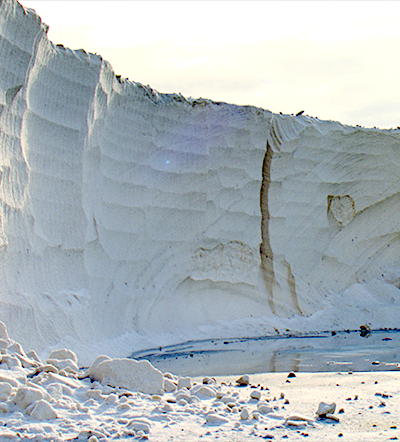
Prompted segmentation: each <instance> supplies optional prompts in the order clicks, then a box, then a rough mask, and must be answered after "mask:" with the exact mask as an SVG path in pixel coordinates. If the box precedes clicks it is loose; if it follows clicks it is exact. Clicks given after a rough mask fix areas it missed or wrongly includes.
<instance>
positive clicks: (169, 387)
mask: <svg viewBox="0 0 400 442" xmlns="http://www.w3.org/2000/svg"><path fill="white" fill-rule="evenodd" d="M164 376H165V375H164ZM176 388H177V385H176V384H175V382H173V381H171V380H170V379H168V378H165V377H164V390H165V392H166V393H171V392H173V391H175V390H176Z"/></svg>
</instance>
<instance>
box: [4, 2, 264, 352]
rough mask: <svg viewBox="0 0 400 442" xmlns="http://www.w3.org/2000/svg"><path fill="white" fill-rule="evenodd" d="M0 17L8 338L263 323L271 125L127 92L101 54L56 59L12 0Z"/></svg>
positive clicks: (228, 111) (59, 54)
mask: <svg viewBox="0 0 400 442" xmlns="http://www.w3.org/2000/svg"><path fill="white" fill-rule="evenodd" d="M0 20H1V22H0V56H1V59H0V63H1V64H0V66H1V70H0V104H1V117H0V134H1V135H0V136H1V152H0V154H1V157H0V164H1V205H0V215H1V232H0V233H1V235H0V239H1V244H2V249H1V261H2V264H1V281H0V290H1V310H0V319H1V320H3V321H5V322H6V323H7V325H8V328H9V330H10V333H12V335H13V336H14V337H15V338H16V339H18V340H19V341H21V342H24V343H27V344H29V345H31V346H35V347H36V348H37V347H38V346H39V347H41V346H43V345H48V344H52V343H56V342H58V341H59V340H60V339H62V338H64V337H65V335H66V334H67V335H70V336H71V338H72V339H78V340H79V341H87V342H88V343H89V342H90V341H91V340H93V341H95V340H99V339H102V338H103V337H113V336H114V337H115V336H119V335H121V334H123V333H126V332H129V331H138V332H143V333H147V332H149V333H150V332H154V333H161V332H162V333H166V332H171V333H179V332H180V331H182V330H185V329H196V327H197V326H199V325H204V324H207V323H209V324H212V323H213V322H215V321H216V320H217V319H221V317H220V315H221V312H223V318H222V319H225V320H232V319H236V318H241V317H246V316H250V315H258V316H259V315H262V314H268V313H269V311H270V309H269V304H268V300H267V298H266V297H265V296H264V295H263V294H262V293H260V292H259V290H258V288H257V278H258V268H259V263H260V258H259V244H260V242H261V233H260V224H261V213H260V197H259V195H260V186H261V179H262V168H261V165H262V162H263V158H264V155H265V145H266V144H265V143H266V137H267V133H268V130H269V122H270V118H271V113H270V112H267V111H264V110H262V109H257V108H253V107H239V106H234V105H228V104H223V103H214V102H211V101H210V100H192V99H189V100H187V99H185V98H184V97H182V96H180V95H162V94H158V93H157V92H155V91H153V90H152V89H151V88H150V87H148V86H147V87H145V86H142V85H140V84H136V83H132V82H130V81H128V80H125V81H124V80H120V79H118V78H116V77H115V75H114V72H113V70H112V68H111V66H110V65H109V64H108V63H107V62H105V61H103V60H102V59H101V57H100V56H97V55H93V54H87V53H85V52H84V51H83V50H78V51H71V50H69V49H65V48H63V47H60V46H54V45H53V44H52V43H51V42H49V40H48V38H47V35H46V31H47V26H46V25H44V24H42V23H41V20H40V18H39V17H37V16H36V14H34V13H33V11H31V10H26V9H24V8H23V7H21V5H19V4H18V3H17V2H16V1H12V0H2V1H1V2H0ZM240 299H242V300H244V301H245V302H237V301H238V300H239V301H240ZM212 305H214V306H216V308H212V307H211V306H212Z"/></svg>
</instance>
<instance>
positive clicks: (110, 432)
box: [0, 323, 400, 442]
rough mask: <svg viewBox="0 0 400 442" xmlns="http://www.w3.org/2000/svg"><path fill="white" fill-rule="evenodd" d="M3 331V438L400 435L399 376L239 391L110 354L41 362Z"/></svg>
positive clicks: (283, 379)
mask: <svg viewBox="0 0 400 442" xmlns="http://www.w3.org/2000/svg"><path fill="white" fill-rule="evenodd" d="M0 329H1V330H2V339H3V341H4V342H3V343H4V345H3V346H2V350H1V357H2V360H1V365H0V399H1V402H0V441H20V440H26V441H49V442H50V441H54V442H58V441H60V442H61V441H90V442H100V441H103V442H105V441H122V440H127V439H130V440H152V441H215V440H224V441H227V440H229V441H232V442H233V441H247V440H252V441H253V440H293V441H296V440H314V441H317V440H318V441H332V440H345V441H361V440H363V441H372V440H373V441H378V440H382V441H383V440H397V439H398V438H399V437H400V431H399V429H400V424H399V409H400V390H399V387H398V384H399V381H400V373H399V372H398V371H393V372H379V373H351V372H350V373H321V374H318V373H297V374H295V375H294V376H293V375H291V376H290V375H289V374H288V373H263V374H253V375H248V380H249V384H248V385H239V383H237V382H236V380H238V379H239V378H240V377H239V376H222V377H216V378H211V377H207V378H203V377H202V378H188V377H185V378H179V377H178V376H174V375H173V374H171V373H165V374H162V373H161V372H159V371H158V370H157V369H155V368H154V367H152V366H151V364H149V363H147V362H145V361H142V362H140V363H139V362H137V361H135V360H128V359H110V358H107V357H104V356H102V357H99V358H98V359H97V360H96V361H94V363H93V366H92V367H91V368H90V369H74V364H71V363H70V361H74V362H78V361H77V360H76V356H75V355H74V353H73V352H71V351H68V350H66V349H60V351H57V352H53V353H52V354H51V355H50V356H51V357H49V359H48V361H47V363H46V364H44V363H41V362H40V361H38V360H36V359H34V358H32V357H31V356H32V355H33V354H34V353H31V352H29V353H28V354H29V355H30V356H27V355H26V354H25V352H24V350H23V349H22V347H21V346H19V345H16V343H15V342H14V341H13V340H11V339H9V337H8V336H7V332H6V330H5V327H4V328H3V324H2V323H0ZM63 361H67V362H68V363H67V364H63ZM143 362H144V363H143ZM221 362H223V361H221ZM77 365H78V366H79V362H78V364H77ZM61 367H65V368H61ZM89 374H90V376H89ZM243 378H246V379H247V377H246V376H243V377H242V379H243ZM241 384H243V382H241ZM178 385H180V387H181V388H179V389H178ZM141 391H145V392H146V393H143V392H141ZM317 410H319V414H321V413H322V416H321V417H318V415H317V414H316V412H317ZM325 413H326V415H325Z"/></svg>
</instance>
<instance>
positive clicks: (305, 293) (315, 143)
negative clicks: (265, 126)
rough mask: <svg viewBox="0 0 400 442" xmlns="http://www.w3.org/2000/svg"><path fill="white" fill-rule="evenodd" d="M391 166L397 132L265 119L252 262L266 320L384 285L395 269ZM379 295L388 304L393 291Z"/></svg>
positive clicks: (395, 161) (395, 181)
mask: <svg viewBox="0 0 400 442" xmlns="http://www.w3.org/2000/svg"><path fill="white" fill-rule="evenodd" d="M399 165H400V136H399V131H382V130H374V129H360V128H352V127H348V126H343V125H340V124H339V123H335V122H321V121H318V120H316V119H313V118H308V117H292V116H278V115H276V116H274V117H273V121H272V124H271V131H270V134H269V137H268V146H267V153H266V156H265V160H264V166H263V184H262V190H261V211H262V216H263V220H262V238H263V239H262V245H261V256H262V271H263V273H262V276H263V281H264V285H265V292H266V294H267V295H269V296H270V300H271V306H272V309H273V310H274V312H275V313H277V314H278V315H282V316H286V315H288V314H289V315H290V314H293V313H300V314H303V315H310V314H312V313H315V312H316V311H317V310H319V309H321V308H324V305H325V298H326V297H327V296H328V295H331V294H332V293H340V292H341V291H343V290H345V289H346V288H348V287H350V286H352V285H353V284H357V283H361V284H363V283H368V282H369V281H373V280H382V281H385V282H387V283H389V284H390V281H392V280H393V278H392V279H390V277H389V274H390V275H393V273H396V270H395V269H399V265H400V259H399V257H398V251H399V250H400V239H399V238H400V237H399V231H400V217H399V216H398V215H397V211H398V209H400V207H399V206H398V205H399V203H400V199H399V191H400V181H399V177H400V169H399ZM397 273H398V271H397ZM382 288H383V287H382ZM384 291H385V289H383V292H384ZM383 292H381V293H382V294H381V295H380V296H381V297H380V296H378V297H377V299H376V302H378V303H379V302H381V301H382V300H383V297H382V296H384V295H383ZM387 292H388V293H389V292H390V293H392V295H391V299H392V301H391V302H393V303H395V304H396V305H397V304H398V303H399V301H400V296H399V294H398V293H397V291H396V290H394V291H393V290H392V289H391V288H387ZM349 302H350V303H351V299H350V300H349Z"/></svg>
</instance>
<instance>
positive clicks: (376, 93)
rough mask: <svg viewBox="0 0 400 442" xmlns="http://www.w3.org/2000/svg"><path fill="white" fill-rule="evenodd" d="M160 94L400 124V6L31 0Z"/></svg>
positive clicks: (55, 31) (55, 36)
mask: <svg viewBox="0 0 400 442" xmlns="http://www.w3.org/2000/svg"><path fill="white" fill-rule="evenodd" d="M22 4H24V5H25V6H27V7H30V8H33V9H35V10H36V11H37V13H38V14H39V15H40V16H41V17H42V19H43V21H44V22H45V23H47V24H48V25H50V30H49V38H50V40H52V41H53V42H54V43H62V44H64V45H65V46H68V47H70V48H71V49H79V48H83V49H85V50H86V51H89V52H97V53H98V54H101V55H102V56H103V58H104V59H106V60H108V61H109V62H110V63H111V64H112V66H113V67H114V70H115V72H116V74H120V75H122V76H123V77H128V78H129V79H130V80H133V81H138V82H140V83H144V84H150V86H152V87H153V88H154V89H157V90H158V91H159V92H181V93H182V94H183V95H185V96H187V97H189V96H191V97H194V98H197V97H204V98H211V99H213V100H216V101H226V102H229V103H236V104H250V105H255V106H260V107H263V108H264V109H269V110H271V111H273V112H283V113H296V112H298V111H300V110H305V113H306V114H308V115H312V116H316V117H318V118H321V119H332V120H339V121H341V122H342V123H347V124H351V125H356V124H360V125H362V126H366V127H372V126H378V127H386V128H389V127H397V126H400V87H399V74H400V25H399V17H400V2H398V1H389V2H386V1H368V2H363V1H354V2H347V1H332V2H330V1H309V2H308V1H307V2H306V1H293V2H292V1H277V2H275V1H255V2H252V1H234V2H231V1H221V2H219V1H200V2H197V1H82V0H81V1H55V0H53V1H39V0H38V1H36V0H27V1H23V0H22Z"/></svg>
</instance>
